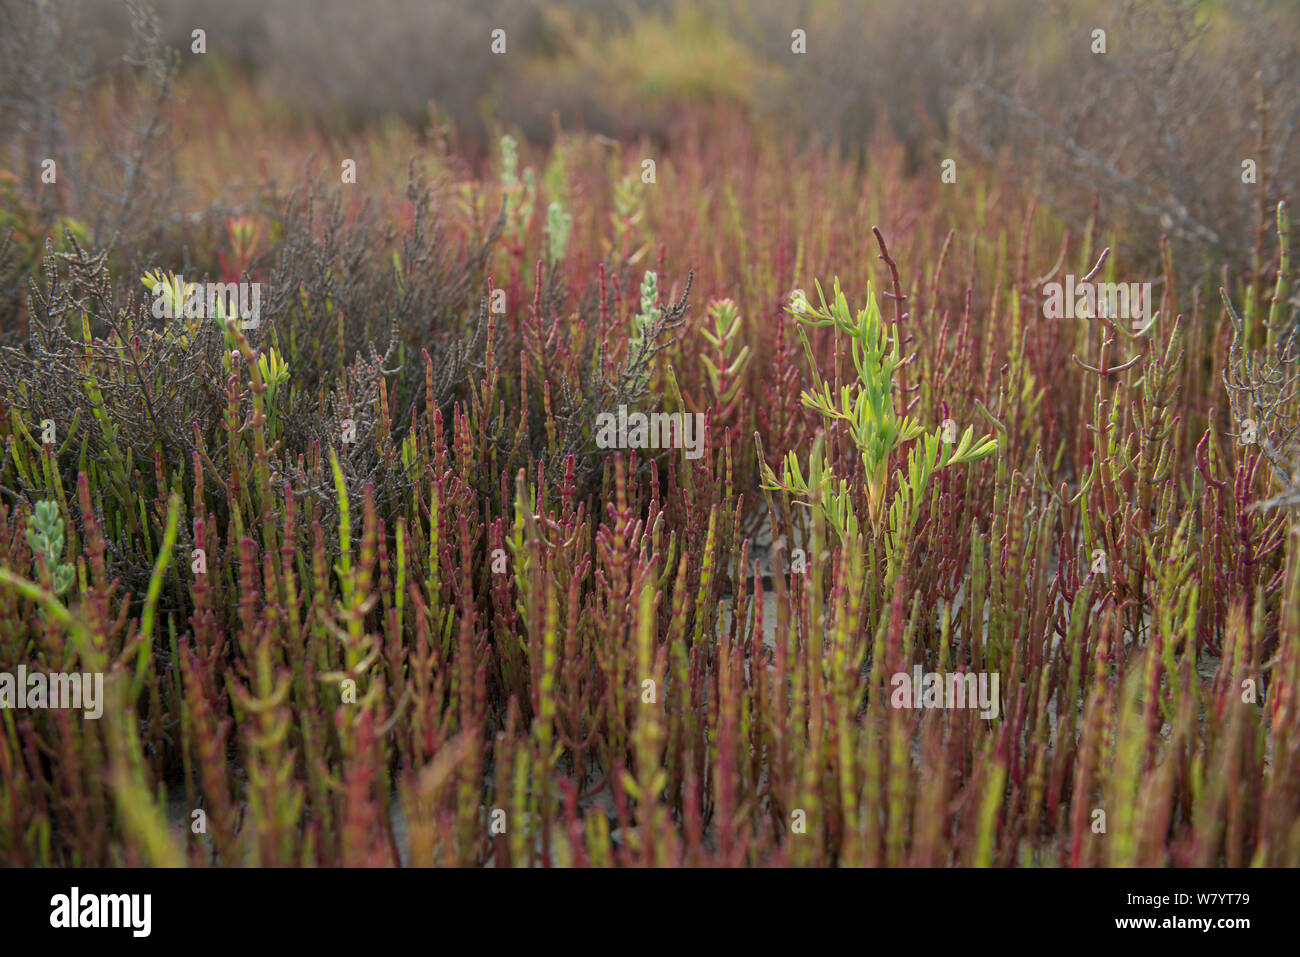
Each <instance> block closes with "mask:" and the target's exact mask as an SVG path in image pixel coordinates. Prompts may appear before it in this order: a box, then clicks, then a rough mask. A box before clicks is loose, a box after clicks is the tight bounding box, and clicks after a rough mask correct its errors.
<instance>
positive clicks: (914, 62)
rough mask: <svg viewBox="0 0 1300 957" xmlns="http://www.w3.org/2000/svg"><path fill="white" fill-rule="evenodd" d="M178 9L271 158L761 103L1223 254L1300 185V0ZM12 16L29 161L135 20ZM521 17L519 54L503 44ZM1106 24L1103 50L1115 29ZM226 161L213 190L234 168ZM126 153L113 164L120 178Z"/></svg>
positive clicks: (69, 11) (12, 108)
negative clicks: (1006, 173) (1252, 172)
mask: <svg viewBox="0 0 1300 957" xmlns="http://www.w3.org/2000/svg"><path fill="white" fill-rule="evenodd" d="M155 6H156V9H157V12H158V18H159V23H160V27H161V33H162V37H163V39H164V40H165V41H166V43H167V44H168V45H169V46H172V47H174V48H176V49H177V50H178V51H180V59H179V63H178V66H179V78H178V82H177V91H178V92H179V93H180V97H179V98H180V100H181V101H182V102H188V103H190V104H191V106H190V109H189V110H188V111H187V113H186V114H185V116H186V119H187V120H188V121H189V123H190V126H189V128H188V137H189V141H191V145H192V146H194V147H204V146H206V147H208V148H213V149H217V148H219V145H220V144H219V143H218V142H217V141H218V140H219V139H222V138H229V139H230V140H231V141H232V142H234V143H236V144H240V145H242V146H243V147H244V149H245V154H246V156H247V157H248V159H249V160H255V159H256V153H257V152H258V151H259V150H269V151H270V153H271V154H272V161H274V156H275V155H276V154H277V153H279V152H283V151H285V150H292V146H291V144H292V143H293V142H295V141H298V142H304V143H307V144H308V149H310V148H311V147H313V146H318V145H321V144H322V143H323V142H328V141H337V139H338V138H340V137H348V136H351V135H354V134H356V133H358V132H360V131H362V130H365V131H369V132H376V133H380V134H383V135H385V136H388V137H395V138H396V139H397V140H402V139H403V138H405V137H411V138H413V139H414V140H417V141H418V140H426V139H427V137H428V135H429V133H430V132H431V131H441V133H442V134H443V135H450V136H453V137H454V139H455V146H456V153H457V154H458V155H459V156H461V157H465V158H467V159H468V160H469V161H470V162H482V161H483V160H484V159H485V157H487V155H488V154H489V153H490V146H491V144H493V143H494V142H495V140H496V137H497V136H499V134H500V133H502V132H504V131H507V130H509V131H513V132H515V133H516V134H518V135H521V136H522V137H523V138H525V139H527V140H530V141H533V142H535V143H547V142H550V141H551V140H552V139H553V137H554V135H555V133H556V131H557V130H559V129H564V130H569V131H573V130H577V131H586V132H589V133H594V134H603V135H605V136H610V137H615V138H620V139H623V140H628V139H636V140H639V139H642V138H648V139H649V140H651V141H652V142H654V143H655V144H657V145H658V146H661V147H662V146H666V145H670V144H671V143H672V142H674V140H675V139H676V138H679V137H680V136H681V135H682V132H683V131H684V130H692V131H696V132H698V130H699V124H700V122H704V123H709V122H714V121H717V120H718V118H720V117H721V118H727V119H734V118H737V117H740V118H743V119H744V120H745V121H746V122H749V121H752V122H755V123H760V124H766V127H765V128H767V129H770V130H772V131H774V132H776V131H781V132H786V133H789V134H792V135H793V136H795V137H796V138H798V139H799V140H800V141H802V142H805V143H808V144H810V145H811V144H816V145H819V146H824V145H826V144H833V145H838V147H839V148H841V149H843V150H845V151H848V152H850V153H854V154H856V155H859V156H863V155H865V151H864V147H868V146H870V145H871V144H872V143H873V142H879V141H881V140H883V139H886V138H888V139H889V140H891V141H893V142H896V143H898V144H901V147H902V149H903V154H904V163H905V167H906V170H907V171H908V172H910V173H916V172H918V171H924V172H925V173H926V175H930V171H933V173H934V175H936V176H937V173H938V169H939V162H940V161H941V160H942V159H943V158H946V157H954V158H957V159H958V160H959V161H965V160H967V159H974V160H979V161H982V162H987V163H990V164H1001V165H1003V166H1004V167H1005V168H1006V169H1008V170H1010V171H1012V172H1013V174H1014V175H1015V176H1016V178H1017V180H1018V181H1019V182H1020V183H1022V184H1023V185H1024V187H1025V188H1027V189H1031V190H1033V191H1034V192H1035V193H1036V194H1037V196H1038V197H1039V198H1040V200H1042V201H1043V202H1045V203H1046V204H1047V205H1048V206H1050V207H1051V208H1053V209H1054V210H1055V211H1056V212H1057V213H1058V214H1059V215H1061V216H1062V217H1063V218H1064V219H1065V221H1066V222H1071V223H1074V224H1078V225H1081V224H1082V223H1084V222H1085V221H1086V220H1087V219H1088V218H1089V217H1090V216H1091V215H1092V214H1093V213H1094V212H1096V213H1098V214H1099V216H1100V219H1101V221H1102V222H1108V223H1113V224H1114V225H1116V226H1121V225H1122V226H1123V227H1124V231H1125V235H1126V237H1127V239H1128V242H1129V243H1130V244H1131V245H1132V246H1133V247H1134V248H1135V249H1138V250H1143V249H1145V250H1146V251H1147V252H1148V253H1151V252H1153V251H1154V250H1156V249H1157V248H1158V240H1159V237H1160V236H1161V235H1168V236H1169V237H1170V238H1171V240H1172V241H1173V242H1175V243H1179V244H1182V245H1183V246H1186V247H1190V248H1191V249H1193V250H1195V252H1194V255H1195V256H1196V257H1197V263H1198V265H1201V266H1203V267H1205V268H1207V269H1211V270H1214V269H1218V268H1220V267H1221V266H1222V265H1223V264H1225V263H1227V264H1231V265H1233V266H1236V267H1241V268H1250V267H1251V266H1252V265H1253V266H1256V267H1257V266H1258V263H1257V262H1252V258H1253V257H1257V256H1258V252H1259V251H1258V243H1257V242H1254V241H1253V240H1252V237H1257V236H1258V237H1262V236H1264V235H1265V234H1266V231H1267V229H1268V228H1269V227H1268V219H1269V216H1268V213H1267V210H1269V209H1272V208H1273V206H1274V205H1275V203H1276V201H1277V200H1278V199H1280V198H1283V197H1286V196H1289V195H1294V185H1295V182H1296V178H1297V175H1298V173H1300V152H1298V151H1297V150H1296V149H1295V132H1296V125H1297V118H1298V116H1300V52H1298V46H1300V45H1298V44H1297V42H1296V41H1297V37H1300V29H1297V27H1298V25H1300V9H1298V8H1297V6H1296V4H1294V3H1291V2H1277V0H1273V2H1264V0H1213V2H1199V3H1198V2H1193V0H1142V2H1129V0H1078V2H1072V3H1070V4H1055V3H1042V2H1038V0H930V2H920V3H919V2H916V0H870V2H867V0H795V2H791V0H713V2H701V0H691V2H678V0H622V2H599V0H547V2H542V0H439V2H436V3H430V2H427V0H368V2H366V3H364V4H362V3H355V2H353V0H277V2H275V3H265V2H263V0H159V2H158V3H157V4H156V5H155ZM51 11H57V12H56V13H55V14H54V15H53V16H51V15H49V14H50V13H51ZM0 22H2V23H4V24H6V26H5V28H4V29H3V30H0V147H3V148H4V149H5V152H6V153H7V156H6V160H7V162H6V163H5V164H4V165H6V166H7V167H8V168H9V169H10V170H11V171H12V173H13V175H14V176H16V177H17V178H18V179H20V180H22V181H25V182H31V181H32V180H33V179H37V178H38V176H39V163H40V161H41V159H42V158H44V157H47V156H50V155H53V154H55V153H57V152H59V151H60V147H62V146H66V145H67V141H68V140H69V139H70V138H75V136H77V135H81V134H84V133H85V131H86V128H93V127H94V122H93V119H90V118H91V117H93V116H97V115H102V113H103V110H102V109H101V110H98V111H96V112H93V113H88V114H81V115H79V114H77V113H76V112H75V111H70V110H69V108H68V101H69V99H71V98H73V97H75V96H77V95H80V96H81V97H82V98H83V99H85V98H93V97H94V96H96V95H98V96H100V97H103V96H105V95H108V94H105V92H104V91H105V90H106V89H109V88H112V89H114V90H115V92H114V93H113V94H112V95H120V93H121V88H120V86H112V85H111V84H109V83H107V82H106V81H109V80H111V79H112V78H113V77H115V76H117V75H118V74H120V73H121V72H122V68H123V55H124V52H126V51H124V48H123V47H124V44H123V38H124V37H129V36H130V35H131V18H130V15H129V13H128V11H127V10H126V9H125V5H123V4H117V3H109V2H104V0H40V2H36V0H0ZM195 28H202V29H203V30H205V31H206V35H207V36H206V40H207V53H206V55H204V56H196V55H193V54H192V53H191V32H192V31H193V30H194V29H195ZM497 28H500V29H504V30H505V31H506V35H507V40H508V50H507V53H506V54H505V55H492V54H491V53H490V51H489V36H490V33H491V31H492V30H494V29H497ZM795 29H802V30H804V31H806V35H807V53H806V54H804V55H796V54H794V53H792V51H791V31H792V30H795ZM1098 29H1100V30H1104V31H1106V52H1105V54H1104V55H1097V54H1094V53H1093V52H1092V47H1093V45H1094V40H1093V31H1094V30H1098ZM100 105H101V106H102V102H101V103H100ZM220 111H224V112H225V114H226V115H225V116H224V117H221V118H219V117H218V115H217V114H218V113H219V112H220ZM701 118H703V120H701ZM74 127H80V128H81V129H80V133H78V132H75V131H74V129H73V128H74ZM120 132H121V131H120V130H112V129H104V130H96V131H95V133H96V135H97V136H100V137H107V136H111V135H112V134H114V133H120ZM136 132H137V137H136V140H137V141H138V139H139V136H138V133H139V131H136ZM777 135H779V132H778V133H777ZM205 137H206V138H208V140H209V141H208V142H207V143H194V142H192V141H193V140H195V139H197V140H203V139H204V138H205ZM1245 159H1253V160H1255V161H1256V164H1257V174H1256V175H1257V178H1258V182H1259V185H1260V187H1261V188H1258V189H1257V188H1254V187H1249V188H1248V187H1246V186H1244V185H1243V184H1242V182H1241V164H1242V162H1243V160H1245ZM199 162H200V161H199V160H193V159H192V160H191V168H190V170H189V172H191V173H193V172H195V169H194V167H195V165H197V164H198V163H199ZM118 165H119V166H121V165H122V164H121V163H119V164H118ZM247 165H250V166H251V163H250V164H247ZM211 172H212V173H213V177H212V178H213V186H214V188H215V187H216V186H217V185H218V184H217V183H216V180H221V181H222V182H225V181H228V180H229V179H230V177H231V176H233V175H234V174H235V171H234V170H231V169H229V168H224V169H218V168H217V166H216V165H215V164H213V168H212V170H211ZM107 176H108V174H107V172H104V173H103V175H101V176H100V177H99V178H98V179H96V180H95V182H96V184H97V186H98V187H99V188H101V189H103V190H105V191H106V192H111V190H107V189H106V187H105V185H104V184H105V183H106V181H107ZM249 177H250V178H256V173H255V172H254V171H252V170H251V169H250V170H249ZM78 178H79V180H80V181H83V182H85V181H90V180H91V177H90V176H88V175H82V176H80V177H78ZM44 202H49V198H48V196H47V197H46V199H45V200H44ZM135 205H136V203H134V202H133V203H132V206H133V207H134V206H135ZM47 212H54V211H47ZM83 215H84V209H83ZM1177 251H1178V252H1179V253H1182V254H1186V253H1187V249H1179V250H1177Z"/></svg>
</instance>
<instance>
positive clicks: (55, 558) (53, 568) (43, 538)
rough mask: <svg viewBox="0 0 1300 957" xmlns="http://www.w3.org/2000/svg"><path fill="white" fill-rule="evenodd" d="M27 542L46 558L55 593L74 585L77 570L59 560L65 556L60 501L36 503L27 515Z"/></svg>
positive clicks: (60, 592) (33, 549)
mask: <svg viewBox="0 0 1300 957" xmlns="http://www.w3.org/2000/svg"><path fill="white" fill-rule="evenodd" d="M27 544H28V545H30V546H31V547H32V551H33V552H35V553H36V554H37V555H39V556H40V557H41V558H44V559H45V567H46V568H48V569H49V570H50V581H51V583H52V585H53V590H54V594H56V595H62V594H63V593H64V592H66V591H67V590H68V589H69V588H71V587H72V580H73V577H74V574H75V572H74V571H73V568H72V566H71V565H70V564H68V563H67V562H60V561H59V559H60V558H61V557H62V556H63V518H62V516H60V515H59V504H58V502H52V501H41V502H37V503H36V509H35V511H33V512H32V514H31V515H29V516H27Z"/></svg>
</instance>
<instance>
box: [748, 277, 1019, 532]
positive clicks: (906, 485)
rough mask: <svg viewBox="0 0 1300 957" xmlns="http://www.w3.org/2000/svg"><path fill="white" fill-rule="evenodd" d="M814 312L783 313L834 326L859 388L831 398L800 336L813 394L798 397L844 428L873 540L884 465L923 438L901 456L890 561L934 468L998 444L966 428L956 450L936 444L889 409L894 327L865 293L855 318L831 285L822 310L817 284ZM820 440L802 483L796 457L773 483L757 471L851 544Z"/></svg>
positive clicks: (855, 524) (845, 493)
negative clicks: (855, 457)
mask: <svg viewBox="0 0 1300 957" xmlns="http://www.w3.org/2000/svg"><path fill="white" fill-rule="evenodd" d="M817 296H818V299H819V300H820V305H819V306H817V307H814V306H812V305H811V304H808V303H800V304H799V306H798V307H795V308H790V309H789V311H790V312H791V314H792V315H794V316H795V318H796V319H798V320H799V322H800V323H802V324H803V325H806V326H812V327H825V326H833V327H834V328H835V329H836V331H837V332H839V333H842V334H844V335H846V336H848V337H849V345H850V352H851V355H852V357H853V365H854V367H855V369H856V370H857V374H858V381H857V382H856V383H852V384H843V385H841V386H840V390H839V395H838V396H836V395H835V394H834V392H833V390H832V387H831V384H830V382H828V381H827V380H826V379H825V378H823V377H822V375H821V373H820V371H819V369H818V364H817V359H816V354H815V353H814V352H813V349H812V346H811V345H810V344H809V342H808V337H807V335H806V334H805V333H804V330H803V329H802V328H800V329H799V338H800V340H801V341H802V342H803V346H804V353H805V355H806V356H807V358H808V366H809V368H810V369H811V370H812V376H813V387H812V388H811V389H808V390H805V391H804V392H803V394H802V396H801V397H800V398H801V400H802V402H803V404H804V406H806V407H807V408H810V409H814V410H815V411H817V412H818V413H819V414H820V415H821V417H822V418H823V419H825V420H826V421H827V422H828V423H832V422H835V421H842V422H844V423H846V425H847V428H848V432H849V436H850V438H851V440H852V442H853V444H854V446H855V447H856V448H857V450H858V452H859V454H860V455H861V456H862V467H863V470H864V472H865V475H866V488H865V490H864V491H865V493H866V501H867V510H868V521H869V523H870V526H871V531H872V534H873V535H875V536H877V537H878V536H879V535H880V534H881V533H882V531H883V530H884V528H883V526H884V520H885V489H886V485H887V482H888V478H889V468H890V462H891V457H892V456H893V454H894V451H895V450H896V449H898V448H899V447H900V446H901V445H902V444H903V443H904V442H908V441H911V440H912V439H915V438H918V437H919V438H922V440H923V441H922V442H921V443H920V444H919V445H917V446H914V447H913V448H912V449H911V451H910V452H909V454H908V459H907V468H906V471H905V472H904V474H903V475H902V476H900V482H899V490H898V495H897V496H896V497H895V499H894V503H893V507H892V508H891V509H890V513H889V526H890V537H889V545H890V554H891V555H892V554H894V552H895V551H896V550H897V549H896V546H897V545H898V544H899V543H900V542H901V539H902V538H903V537H905V536H906V535H907V533H908V532H909V531H910V530H911V527H912V525H913V524H915V522H916V518H917V515H918V514H919V511H920V507H921V503H922V501H923V500H924V497H925V492H926V489H927V488H928V486H929V481H930V476H931V475H933V474H934V472H935V471H936V470H938V469H941V468H947V467H948V466H950V465H960V464H962V463H965V462H974V461H976V460H977V459H982V458H984V457H985V456H986V455H988V454H989V453H991V452H993V451H994V449H996V448H997V442H996V441H995V440H994V439H993V438H991V437H989V436H985V437H984V438H982V439H979V440H978V441H976V440H975V439H974V432H973V430H972V429H971V428H970V427H967V429H966V431H965V432H964V433H963V434H962V436H961V438H960V440H959V441H957V442H956V443H955V444H954V443H952V442H944V441H943V433H942V430H941V429H940V430H936V431H935V432H934V433H933V434H927V433H926V431H925V427H924V426H923V425H922V424H921V423H920V422H919V421H917V420H916V419H914V418H912V417H910V416H908V415H907V414H906V413H900V412H899V411H898V410H897V409H896V408H895V405H894V391H895V385H896V384H895V379H894V377H895V373H896V372H898V370H899V369H900V368H902V367H903V365H905V364H906V362H907V360H906V359H904V358H903V357H902V354H901V348H900V345H899V334H898V329H897V327H896V326H893V325H891V324H887V323H886V322H885V320H884V318H883V317H882V316H881V314H880V308H879V306H878V305H877V303H876V298H875V296H874V295H873V293H872V291H871V287H870V284H868V287H867V305H866V308H865V309H862V310H860V311H859V312H858V314H857V316H856V317H855V316H854V315H853V314H852V312H851V310H850V309H849V304H848V300H847V299H846V298H845V297H844V293H843V292H841V291H840V283H839V279H838V278H837V279H836V280H835V287H834V294H833V296H832V304H831V305H828V304H827V302H826V295H825V293H824V292H823V291H822V287H821V283H820V282H818V283H817ZM824 445H825V434H824V433H823V434H821V435H819V436H818V437H817V439H816V440H815V441H814V442H813V448H812V452H811V454H810V455H809V460H808V471H807V475H808V477H807V479H805V478H804V472H803V470H802V469H800V467H799V457H798V454H797V453H795V452H789V453H787V455H786V459H785V467H784V470H783V471H784V475H783V478H782V479H781V480H779V481H778V480H777V478H776V475H775V473H773V471H772V469H771V468H770V467H767V466H764V468H763V473H764V474H763V483H764V484H763V487H764V488H766V489H769V490H773V491H784V492H787V493H790V494H792V495H797V496H803V497H806V498H808V499H810V501H805V502H803V503H801V504H804V505H806V506H808V507H810V508H817V509H819V510H820V511H821V512H822V514H823V515H824V517H825V518H826V520H827V522H828V523H829V524H830V526H831V527H832V528H834V529H835V531H836V533H837V535H838V536H839V538H840V541H841V542H847V541H850V540H852V539H853V538H854V537H855V536H856V535H857V533H858V529H859V519H858V515H857V513H856V511H855V509H854V507H853V504H852V498H851V489H850V488H849V484H848V482H847V481H846V480H845V479H842V478H840V479H837V478H836V477H835V475H834V472H833V470H832V469H831V467H830V466H829V465H828V464H827V463H825V462H824V461H823V448H824Z"/></svg>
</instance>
